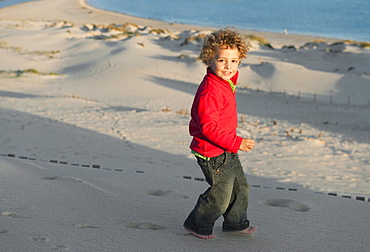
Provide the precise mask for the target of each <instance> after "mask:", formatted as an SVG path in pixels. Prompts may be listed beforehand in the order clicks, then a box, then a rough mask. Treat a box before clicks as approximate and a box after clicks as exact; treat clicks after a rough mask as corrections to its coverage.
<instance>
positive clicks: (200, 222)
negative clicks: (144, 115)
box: [184, 29, 257, 239]
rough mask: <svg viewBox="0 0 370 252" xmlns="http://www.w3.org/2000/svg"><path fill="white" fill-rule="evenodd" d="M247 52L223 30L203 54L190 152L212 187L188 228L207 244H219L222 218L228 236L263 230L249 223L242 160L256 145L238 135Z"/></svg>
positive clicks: (210, 37)
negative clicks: (217, 225)
mask: <svg viewBox="0 0 370 252" xmlns="http://www.w3.org/2000/svg"><path fill="white" fill-rule="evenodd" d="M247 52H248V45H247V43H246V41H245V38H244V37H243V35H241V34H239V33H238V32H236V31H234V30H231V29H222V30H219V31H216V32H213V33H211V34H210V35H208V36H207V37H206V38H205V41H204V45H203V48H202V51H201V54H200V58H201V60H202V61H203V63H205V64H206V65H207V66H208V68H207V74H206V76H205V77H204V79H203V81H202V83H201V84H200V86H199V88H198V90H197V92H196V94H195V97H194V101H193V105H192V108H191V120H190V123H189V132H190V135H191V136H193V140H192V142H191V144H190V149H191V150H192V153H193V154H194V155H195V157H196V158H197V162H198V164H199V166H200V167H201V169H202V172H203V173H204V176H205V178H206V180H207V182H208V184H209V185H210V186H211V187H209V188H208V189H207V191H205V192H204V193H203V194H201V195H200V196H199V199H198V202H197V204H196V206H195V207H194V209H193V210H192V211H191V213H190V214H189V216H188V218H187V219H186V220H185V223H184V228H185V229H186V230H187V231H188V232H190V233H192V234H193V235H195V236H196V237H198V238H201V239H213V238H216V236H215V235H214V234H212V230H213V226H214V223H215V221H216V220H217V219H218V218H219V217H220V216H221V215H223V217H224V222H223V226H222V231H224V232H235V231H239V232H241V233H243V234H252V233H253V232H254V231H255V230H256V229H257V228H256V227H250V226H249V220H248V219H247V207H248V195H249V185H248V182H247V179H246V177H245V174H244V172H243V168H242V166H241V163H240V161H239V156H238V154H237V152H238V150H242V151H247V152H249V151H250V150H252V149H253V148H254V145H255V142H254V141H253V140H252V139H246V138H242V137H240V136H237V135H236V127H237V123H238V122H237V121H238V119H237V110H236V99H235V88H236V82H237V79H238V75H239V72H238V66H239V64H240V61H241V59H242V58H246V57H247Z"/></svg>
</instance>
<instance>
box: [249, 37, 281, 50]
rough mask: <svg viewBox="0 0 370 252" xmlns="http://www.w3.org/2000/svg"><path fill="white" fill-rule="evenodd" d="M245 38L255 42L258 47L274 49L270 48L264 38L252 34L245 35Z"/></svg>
mask: <svg viewBox="0 0 370 252" xmlns="http://www.w3.org/2000/svg"><path fill="white" fill-rule="evenodd" d="M245 38H246V39H247V40H249V41H257V42H258V43H259V44H260V45H264V46H267V47H269V48H271V49H274V47H272V45H271V44H270V43H269V42H268V41H267V40H266V39H265V38H264V37H261V36H257V35H253V34H247V35H245Z"/></svg>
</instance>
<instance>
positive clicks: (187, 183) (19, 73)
mask: <svg viewBox="0 0 370 252" xmlns="http://www.w3.org/2000/svg"><path fill="white" fill-rule="evenodd" d="M113 23H114V24H115V25H112V24H113ZM211 30H212V29H211V28H207V27H194V26H187V25H181V24H167V23H163V22H159V21H153V20H146V19H141V18H136V17H131V16H127V15H121V14H117V13H111V12H107V11H102V10H98V9H94V8H92V7H90V6H88V5H86V4H85V3H84V2H83V1H77V0H74V1H73V0H59V1H57V0H48V1H33V2H27V3H24V4H20V5H16V6H11V7H7V8H3V9H0V58H1V60H0V111H1V112H0V132H1V134H0V143H1V144H0V174H1V176H0V189H1V191H0V194H1V199H0V213H1V215H0V219H1V223H2V224H1V225H0V239H1V242H0V244H1V245H0V251H49V250H50V251H52V250H56V251H147V250H150V251H210V250H213V251H229V250H230V249H233V250H235V251H245V250H251V251H338V250H341V251H366V250H367V248H368V247H369V246H370V241H369V239H368V237H369V235H370V229H369V228H368V225H366V222H365V221H364V220H366V219H368V218H369V215H370V213H369V211H368V208H369V197H370V186H369V182H370V170H369V167H370V165H369V153H370V134H369V131H370V102H369V99H370V68H369V65H370V48H363V47H361V46H359V45H358V44H354V43H336V42H341V41H338V40H336V39H323V38H317V37H309V36H299V35H291V34H289V35H284V34H274V33H265V32H254V31H253V32H252V31H244V32H245V33H246V34H253V35H256V36H262V37H264V38H265V39H267V41H268V42H269V43H270V45H271V46H272V47H273V48H274V49H271V48H270V47H268V46H265V45H261V44H259V43H257V42H256V41H251V50H250V52H249V56H248V59H246V60H244V61H243V63H242V65H241V66H240V76H241V78H240V80H239V84H238V93H237V94H238V95H237V99H238V112H239V117H240V120H239V127H238V133H239V134H240V135H241V136H244V137H249V138H253V139H255V140H256V142H257V145H256V147H255V149H254V150H253V151H252V152H250V153H240V158H241V161H242V163H243V166H244V169H245V172H246V174H247V178H248V181H249V183H250V184H251V200H250V201H251V203H250V207H249V215H250V219H251V223H252V224H253V225H257V226H258V227H259V229H258V231H256V232H255V234H254V235H252V236H248V237H244V236H235V235H229V234H224V233H222V232H220V226H221V220H220V221H219V222H217V223H216V227H215V234H216V235H217V236H218V238H217V239H216V240H214V241H202V240H199V239H197V238H195V237H193V236H192V235H188V234H187V232H186V231H185V230H184V229H183V228H182V222H183V221H184V219H185V218H186V216H187V214H188V213H189V212H190V210H191V209H192V207H193V206H194V204H195V201H196V199H197V196H198V195H199V194H200V193H202V192H203V191H204V190H205V189H206V188H207V184H206V183H205V182H204V181H203V176H202V173H201V171H200V170H199V167H198V166H197V164H196V162H195V160H194V158H193V157H192V155H191V154H190V153H189V148H188V145H189V141H190V137H189V135H188V131H187V128H188V122H189V114H188V113H189V108H190V105H191V102H192V98H193V95H194V92H195V91H196V88H197V85H198V84H199V82H200V80H201V79H202V77H203V75H204V73H205V66H204V65H203V64H202V63H201V62H199V61H197V56H198V54H199V48H200V46H201V44H202V40H201V39H196V38H198V37H201V35H202V34H205V33H208V32H210V31H211ZM189 38H194V39H189Z"/></svg>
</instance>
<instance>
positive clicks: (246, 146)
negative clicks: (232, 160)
mask: <svg viewBox="0 0 370 252" xmlns="http://www.w3.org/2000/svg"><path fill="white" fill-rule="evenodd" d="M255 144H256V142H255V141H254V140H252V139H249V138H243V140H242V144H241V145H240V147H239V150H242V151H246V152H249V151H251V150H252V149H253V148H254V145H255Z"/></svg>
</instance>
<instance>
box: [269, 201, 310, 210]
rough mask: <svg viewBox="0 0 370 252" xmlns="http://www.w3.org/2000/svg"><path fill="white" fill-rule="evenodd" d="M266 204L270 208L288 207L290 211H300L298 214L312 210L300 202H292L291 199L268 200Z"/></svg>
mask: <svg viewBox="0 0 370 252" xmlns="http://www.w3.org/2000/svg"><path fill="white" fill-rule="evenodd" d="M264 203H265V205H268V206H275V207H286V208H289V209H290V210H293V211H298V212H307V211H309V210H310V209H311V208H309V207H308V206H307V205H305V204H302V203H300V202H298V201H295V200H290V199H271V200H266V201H265V202H264Z"/></svg>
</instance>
